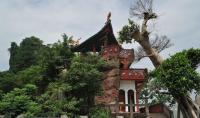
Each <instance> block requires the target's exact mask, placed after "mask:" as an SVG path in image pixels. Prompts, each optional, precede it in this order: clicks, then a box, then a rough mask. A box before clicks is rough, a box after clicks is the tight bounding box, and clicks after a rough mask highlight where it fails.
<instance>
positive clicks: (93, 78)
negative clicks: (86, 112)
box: [65, 54, 105, 109]
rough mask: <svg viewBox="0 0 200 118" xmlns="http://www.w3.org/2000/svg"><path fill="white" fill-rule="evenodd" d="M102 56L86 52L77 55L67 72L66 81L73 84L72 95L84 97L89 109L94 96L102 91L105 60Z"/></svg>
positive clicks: (92, 103)
mask: <svg viewBox="0 0 200 118" xmlns="http://www.w3.org/2000/svg"><path fill="white" fill-rule="evenodd" d="M99 58H100V57H98V56H95V55H91V54H86V55H82V56H77V57H75V58H74V59H73V60H72V62H73V63H72V65H71V66H70V69H69V70H68V71H67V73H66V78H65V82H67V83H69V84H70V85H71V86H72V91H71V92H72V93H71V94H72V95H74V96H76V98H78V99H82V100H83V101H82V105H86V106H88V109H89V108H90V107H91V106H92V105H94V96H95V95H97V94H98V93H99V92H100V91H101V85H102V83H101V79H102V74H103V73H102V70H101V69H102V68H103V66H104V65H105V62H104V61H103V60H102V59H99Z"/></svg>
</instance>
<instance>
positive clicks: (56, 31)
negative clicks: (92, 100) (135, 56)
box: [0, 0, 200, 71]
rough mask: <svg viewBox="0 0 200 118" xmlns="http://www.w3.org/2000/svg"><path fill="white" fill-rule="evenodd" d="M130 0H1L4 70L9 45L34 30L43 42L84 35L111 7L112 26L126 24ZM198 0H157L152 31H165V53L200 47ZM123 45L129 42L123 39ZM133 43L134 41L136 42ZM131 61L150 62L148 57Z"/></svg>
mask: <svg viewBox="0 0 200 118" xmlns="http://www.w3.org/2000/svg"><path fill="white" fill-rule="evenodd" d="M131 3H132V0H0V71H3V70H7V69H8V68H9V64H8V62H9V53H8V48H9V47H10V43H11V42H17V43H18V44H19V42H20V41H22V39H24V38H25V37H30V36H36V37H39V38H40V39H41V40H43V41H44V43H45V44H47V43H53V42H56V41H57V40H58V39H61V34H63V33H66V34H68V35H73V36H74V38H77V39H78V38H80V37H81V39H82V41H83V40H85V39H87V38H88V37H90V36H92V35H93V34H95V33H96V32H98V31H99V30H100V29H101V28H102V27H103V25H104V23H105V21H106V16H107V13H108V12H109V11H111V12H112V17H111V19H112V25H113V30H114V32H115V34H116V37H117V32H118V31H119V30H120V29H121V28H122V26H123V25H125V24H127V19H128V18H130V16H129V8H130V5H131ZM199 5H200V0H155V1H154V7H155V11H156V12H157V13H158V15H159V18H158V19H157V20H154V21H153V23H152V24H153V25H151V26H152V27H153V28H152V29H153V30H152V31H153V33H159V34H161V35H167V36H168V37H169V38H170V39H171V41H172V42H173V43H174V46H173V47H171V48H169V49H167V50H165V51H164V52H162V53H161V55H162V56H164V58H167V57H169V55H172V54H174V53H175V52H177V51H181V50H183V49H188V48H191V47H194V48H200V8H199ZM124 47H127V48H128V47H129V48H130V46H127V45H125V46H124ZM133 48H135V47H133ZM133 67H147V68H152V64H151V62H150V61H149V60H148V59H144V60H143V61H142V62H140V63H137V64H133Z"/></svg>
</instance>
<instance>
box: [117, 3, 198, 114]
mask: <svg viewBox="0 0 200 118" xmlns="http://www.w3.org/2000/svg"><path fill="white" fill-rule="evenodd" d="M152 6H153V0H136V2H135V4H133V6H132V7H131V8H130V15H131V16H134V17H137V18H139V19H141V20H142V24H141V25H138V24H136V23H135V22H133V21H132V20H129V25H125V26H124V27H123V28H122V30H121V31H120V32H119V40H120V42H126V43H131V42H132V40H134V41H136V42H138V43H139V45H140V46H141V47H139V48H138V51H136V59H137V60H140V59H142V58H143V57H149V59H150V60H151V62H152V63H153V65H154V66H155V67H156V68H157V67H159V66H160V65H161V64H162V62H163V59H162V57H161V56H160V55H159V52H161V51H162V50H164V49H166V48H168V47H170V46H171V45H172V44H171V43H170V40H169V38H167V36H158V35H157V36H156V38H155V39H153V40H151V39H150V32H149V31H148V29H147V27H148V26H147V25H148V22H149V21H150V20H152V19H156V18H157V17H158V15H157V14H156V13H154V11H153V8H152ZM174 97H175V96H174ZM183 97H184V100H185V101H187V102H188V103H189V104H187V105H183V104H184V102H185V101H180V102H179V104H182V105H183V107H181V110H182V111H183V112H185V111H187V112H186V113H185V116H184V117H186V118H187V116H190V118H191V117H192V118H196V117H197V114H196V113H197V111H196V106H195V105H194V103H193V102H192V101H191V100H190V98H189V97H188V96H183Z"/></svg>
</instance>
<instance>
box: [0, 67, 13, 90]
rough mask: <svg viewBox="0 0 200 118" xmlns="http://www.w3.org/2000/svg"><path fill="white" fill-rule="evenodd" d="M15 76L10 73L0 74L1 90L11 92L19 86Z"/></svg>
mask: <svg viewBox="0 0 200 118" xmlns="http://www.w3.org/2000/svg"><path fill="white" fill-rule="evenodd" d="M14 76H15V75H14V74H13V73H10V72H9V71H5V72H0V90H1V91H2V92H3V93H4V92H8V91H11V90H12V89H13V88H15V87H16V86H17V84H16V81H15V78H14Z"/></svg>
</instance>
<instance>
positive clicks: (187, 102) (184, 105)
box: [173, 95, 197, 118]
mask: <svg viewBox="0 0 200 118" xmlns="http://www.w3.org/2000/svg"><path fill="white" fill-rule="evenodd" d="M173 97H174V98H175V99H176V100H177V102H178V105H179V107H180V110H181V111H182V114H183V117H184V118H197V112H196V110H195V109H196V108H194V104H193V103H191V99H189V98H188V97H189V96H188V97H187V96H184V95H181V96H173Z"/></svg>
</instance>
